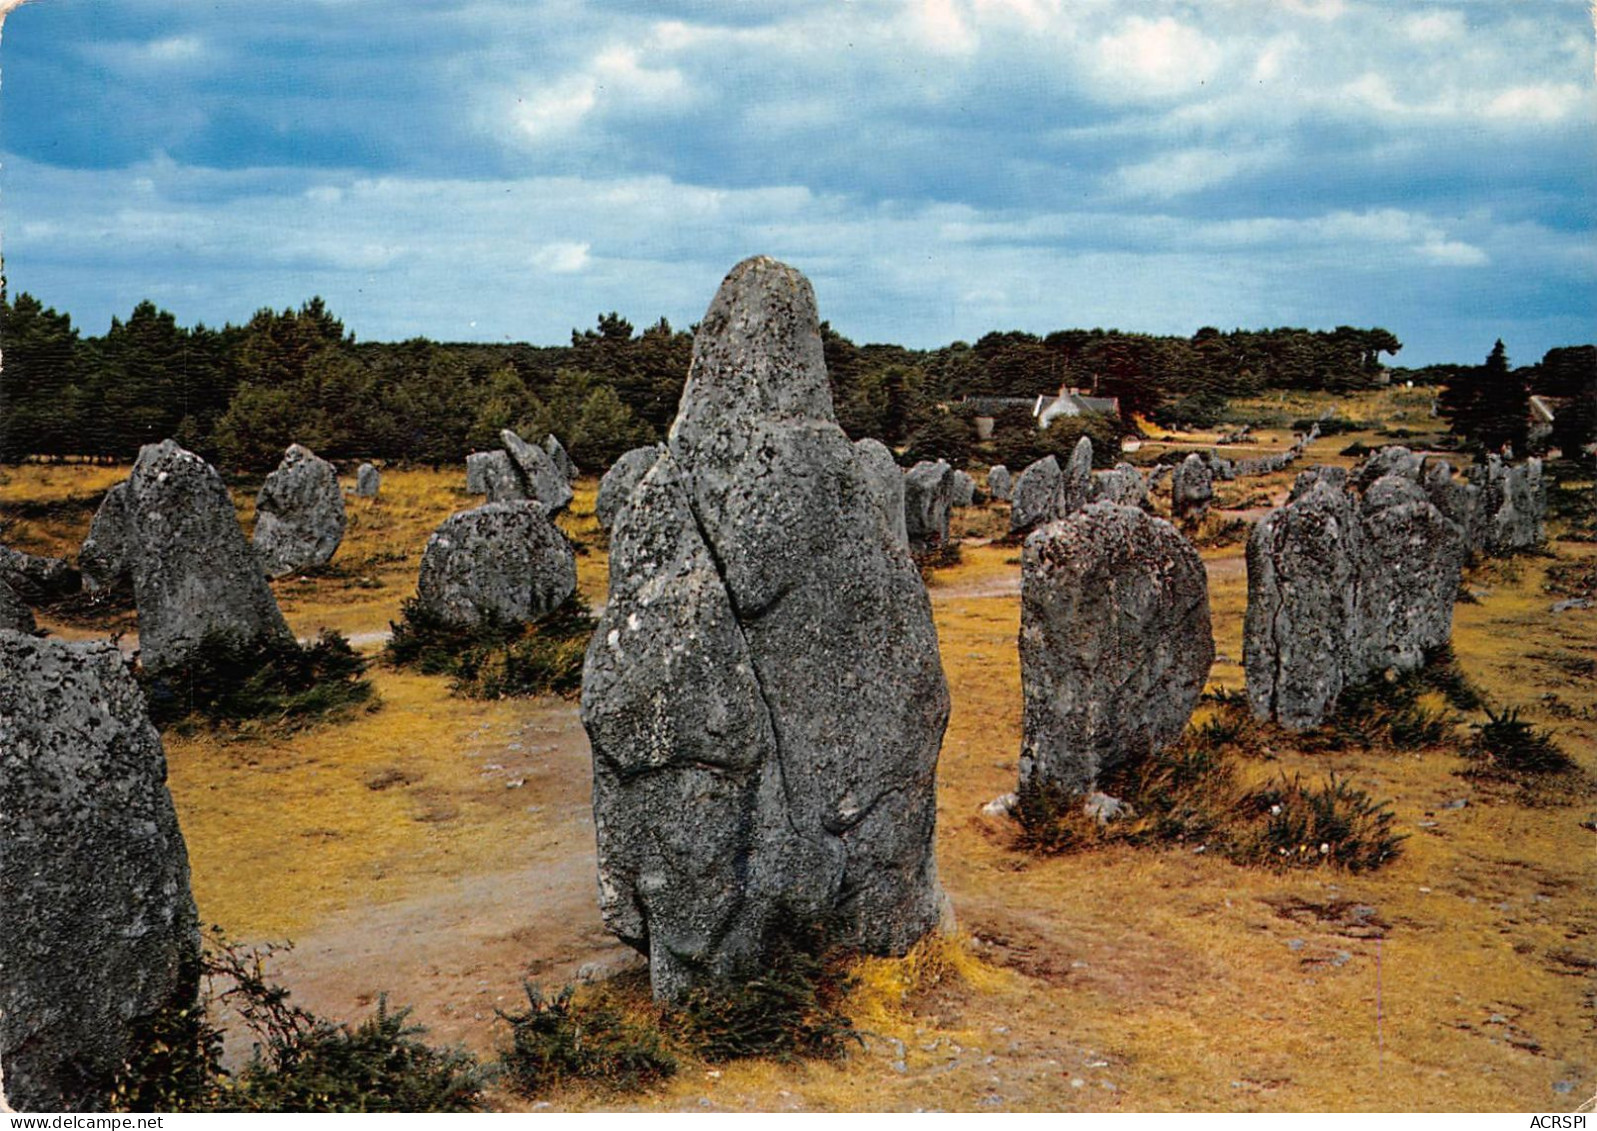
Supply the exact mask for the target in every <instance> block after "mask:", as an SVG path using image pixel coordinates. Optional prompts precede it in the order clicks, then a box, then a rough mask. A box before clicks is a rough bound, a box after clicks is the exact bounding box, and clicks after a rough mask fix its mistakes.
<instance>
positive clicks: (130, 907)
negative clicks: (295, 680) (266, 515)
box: [0, 539, 258, 1111]
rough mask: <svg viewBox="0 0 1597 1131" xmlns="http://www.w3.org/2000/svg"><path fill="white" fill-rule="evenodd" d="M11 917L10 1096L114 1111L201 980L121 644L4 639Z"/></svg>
mask: <svg viewBox="0 0 1597 1131" xmlns="http://www.w3.org/2000/svg"><path fill="white" fill-rule="evenodd" d="M240 544H241V545H242V539H240ZM257 577H258V575H257ZM0 907H4V908H5V921H6V929H5V930H3V931H0V1065H3V1066H4V1069H5V1098H6V1099H7V1100H8V1101H9V1102H10V1104H11V1105H12V1106H13V1107H15V1108H16V1109H18V1110H20V1111H103V1110H105V1107H106V1105H107V1104H108V1102H109V1101H110V1099H111V1086H112V1083H113V1080H114V1079H115V1077H116V1074H117V1072H118V1071H119V1070H120V1069H121V1068H122V1066H123V1065H124V1064H125V1063H126V1062H127V1061H128V1059H129V1058H130V1057H132V1056H133V1055H134V1054H135V1053H136V1052H138V1051H139V1044H138V1039H139V1034H140V1031H141V1029H144V1028H145V1027H147V1026H148V1025H149V1024H150V1023H151V1022H153V1021H155V1020H156V1019H157V1018H159V1017H160V1016H161V1015H162V1014H164V1013H166V1012H167V1011H169V1010H174V1009H183V1008H187V1007H189V1006H191V1005H193V1003H194V1001H195V996H196V992H197V990H198V985H199V974H200V935H199V925H198V919H197V916H196V913H195V909H194V899H193V896H192V895H190V893H189V865H188V854H187V852H186V850H185V848H184V845H183V835H182V833H181V832H180V831H179V830H178V823H177V815H176V813H175V812H174V810H173V807H172V797H171V794H170V793H168V792H167V787H166V758H165V755H164V754H163V752H162V749H161V739H160V736H159V735H158V734H157V733H156V731H155V728H154V727H153V726H151V725H150V721H149V718H148V716H147V715H146V714H145V708H144V697H143V696H142V695H141V694H140V693H139V689H138V686H137V685H136V684H135V683H134V681H133V677H132V676H131V675H130V674H129V673H128V670H127V665H126V663H125V662H124V661H123V658H122V656H121V655H120V654H119V653H118V651H117V649H116V647H115V646H114V645H112V644H110V643H104V642H97V643H92V644H64V643H60V642H58V641H53V640H38V639H35V638H33V637H31V636H23V635H21V634H19V633H14V632H7V631H0Z"/></svg>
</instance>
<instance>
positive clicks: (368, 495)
mask: <svg viewBox="0 0 1597 1131" xmlns="http://www.w3.org/2000/svg"><path fill="white" fill-rule="evenodd" d="M382 486H383V477H382V474H381V473H380V472H379V471H378V470H377V468H376V467H374V466H372V465H371V464H369V463H363V464H361V465H360V467H359V469H357V470H356V472H355V494H356V495H357V496H359V497H360V498H362V499H375V498H376V497H377V492H378V491H380V490H382Z"/></svg>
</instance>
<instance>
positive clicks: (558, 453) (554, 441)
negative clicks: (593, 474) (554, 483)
mask: <svg viewBox="0 0 1597 1131" xmlns="http://www.w3.org/2000/svg"><path fill="white" fill-rule="evenodd" d="M543 453H544V455H546V456H548V457H549V462H551V463H553V464H554V465H555V470H556V471H558V472H560V474H561V475H564V476H565V477H566V482H567V483H572V482H575V481H576V478H577V475H578V474H579V472H578V469H577V465H576V463H575V462H573V461H572V459H571V456H570V454H569V453H568V452H567V451H566V446H565V445H564V444H562V443H561V442H560V440H559V439H558V438H557V437H556V436H555V434H554V433H553V432H551V433H549V435H547V436H545V437H544V438H543Z"/></svg>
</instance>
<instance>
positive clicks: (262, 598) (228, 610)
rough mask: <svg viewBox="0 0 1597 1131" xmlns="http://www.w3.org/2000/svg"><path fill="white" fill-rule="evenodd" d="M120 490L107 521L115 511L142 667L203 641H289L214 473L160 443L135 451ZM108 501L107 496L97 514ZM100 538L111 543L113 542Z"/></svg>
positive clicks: (172, 661)
mask: <svg viewBox="0 0 1597 1131" xmlns="http://www.w3.org/2000/svg"><path fill="white" fill-rule="evenodd" d="M122 486H123V489H124V491H125V495H124V496H123V498H122V499H121V501H119V502H118V503H116V504H115V505H114V509H113V511H112V516H115V515H117V514H120V515H121V518H120V519H119V520H118V522H119V524H120V525H121V530H120V531H119V532H118V534H119V535H120V538H121V541H122V551H123V560H124V561H125V562H126V563H127V569H128V571H129V572H130V573H131V574H132V577H133V599H134V602H135V604H136V605H137V606H138V615H139V662H140V663H141V664H143V666H144V668H145V670H146V671H149V672H151V673H161V672H165V671H168V670H170V669H173V668H178V667H181V666H182V665H183V664H185V663H187V662H188V660H189V658H190V657H191V656H192V655H193V652H194V650H195V649H196V648H197V647H198V646H199V645H200V643H201V642H202V641H203V640H204V639H205V638H206V637H218V638H227V639H230V640H232V641H233V642H234V643H235V644H238V645H241V646H245V647H250V646H254V645H257V644H265V643H268V642H272V641H278V642H288V641H292V640H293V635H292V634H291V633H290V632H289V630H288V625H287V624H286V623H285V622H284V621H283V614H282V613H281V612H280V611H278V608H277V601H276V599H275V598H274V597H273V596H272V591H271V589H270V588H269V587H268V586H267V584H266V578H265V577H264V576H262V574H261V565H260V560H259V559H258V558H257V557H256V556H255V552H254V551H253V550H251V549H250V546H249V543H247V542H245V541H244V532H243V530H241V529H240V528H239V524H238V515H237V513H236V512H235V511H234V509H233V500H232V497H231V496H229V495H228V493H227V487H226V485H225V484H223V482H222V477H221V476H220V475H218V474H217V473H216V469H215V468H214V467H212V466H211V465H210V464H208V463H206V462H205V461H204V460H202V459H201V458H200V457H199V456H197V455H195V454H194V453H193V452H190V451H185V450H184V449H183V448H181V447H179V446H178V445H177V444H176V443H174V442H173V441H171V440H163V441H162V442H161V443H159V444H146V445H145V446H144V447H143V448H141V449H139V458H138V461H137V462H136V463H134V465H133V473H132V474H131V475H130V476H128V479H127V481H126V483H125V484H123V485H122ZM111 505H112V503H111V498H110V496H107V498H106V502H105V503H104V504H102V506H101V511H102V513H104V512H105V510H106V507H107V506H111ZM96 525H98V516H97V518H96ZM94 534H95V531H93V530H91V532H90V535H91V538H92V537H93V536H94ZM106 534H107V544H108V545H109V544H110V543H113V542H115V541H116V540H117V535H114V534H113V533H112V531H111V530H110V529H109V528H108V529H107V530H106ZM111 557H113V558H114V557H115V555H111Z"/></svg>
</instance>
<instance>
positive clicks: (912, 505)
mask: <svg viewBox="0 0 1597 1131" xmlns="http://www.w3.org/2000/svg"><path fill="white" fill-rule="evenodd" d="M954 474H955V473H954V469H953V468H952V467H950V466H949V465H948V464H947V463H945V462H944V461H943V460H936V461H932V460H922V461H921V462H920V463H917V464H916V465H915V466H914V467H912V468H910V469H909V470H908V471H906V472H905V473H904V530H905V532H906V533H907V534H908V535H909V547H910V549H911V550H913V551H914V552H915V553H917V554H924V553H926V552H928V551H930V550H935V549H937V548H938V547H939V546H942V545H944V544H945V543H946V542H947V541H948V518H949V512H950V510H951V509H952V508H953V505H954Z"/></svg>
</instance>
